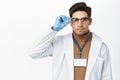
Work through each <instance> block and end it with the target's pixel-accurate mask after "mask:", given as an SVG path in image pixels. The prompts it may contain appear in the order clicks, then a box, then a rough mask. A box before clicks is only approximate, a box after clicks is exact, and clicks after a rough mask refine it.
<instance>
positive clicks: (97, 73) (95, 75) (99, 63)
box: [90, 57, 104, 80]
mask: <svg viewBox="0 0 120 80" xmlns="http://www.w3.org/2000/svg"><path fill="white" fill-rule="evenodd" d="M103 62H104V60H103V59H102V58H100V57H98V58H97V60H96V63H95V65H94V68H93V70H92V73H91V79H90V80H100V78H101V74H102V67H103Z"/></svg>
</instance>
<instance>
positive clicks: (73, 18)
mask: <svg viewBox="0 0 120 80" xmlns="http://www.w3.org/2000/svg"><path fill="white" fill-rule="evenodd" d="M83 18H89V17H83ZM83 18H71V19H83Z"/></svg>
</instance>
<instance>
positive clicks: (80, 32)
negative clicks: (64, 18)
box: [76, 31, 86, 35]
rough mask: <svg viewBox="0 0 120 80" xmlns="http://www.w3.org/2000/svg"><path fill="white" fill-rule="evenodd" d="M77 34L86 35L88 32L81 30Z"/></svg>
mask: <svg viewBox="0 0 120 80" xmlns="http://www.w3.org/2000/svg"><path fill="white" fill-rule="evenodd" d="M76 34H77V35H84V34H86V32H82V31H79V32H76Z"/></svg>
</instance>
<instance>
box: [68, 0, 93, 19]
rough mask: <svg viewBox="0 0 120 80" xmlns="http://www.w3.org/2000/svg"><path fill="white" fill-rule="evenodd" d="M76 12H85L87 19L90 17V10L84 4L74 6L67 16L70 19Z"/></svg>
mask: <svg viewBox="0 0 120 80" xmlns="http://www.w3.org/2000/svg"><path fill="white" fill-rule="evenodd" d="M76 11H85V12H86V13H87V14H88V16H89V17H91V8H90V7H89V6H87V5H86V3H85V2H79V3H76V4H74V5H73V6H72V7H71V8H70V9H69V14H70V17H72V14H73V13H74V12H76Z"/></svg>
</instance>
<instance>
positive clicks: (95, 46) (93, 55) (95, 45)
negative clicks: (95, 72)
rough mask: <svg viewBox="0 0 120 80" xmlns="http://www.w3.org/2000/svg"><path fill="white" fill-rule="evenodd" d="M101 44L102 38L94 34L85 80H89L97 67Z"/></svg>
mask: <svg viewBox="0 0 120 80" xmlns="http://www.w3.org/2000/svg"><path fill="white" fill-rule="evenodd" d="M101 43H102V42H101V38H99V37H97V36H96V35H95V34H94V33H92V42H91V47H90V53H89V58H88V65H87V71H86V77H85V80H89V78H90V75H91V71H92V69H93V67H94V65H95V62H96V59H97V57H98V54H99V50H100V47H101Z"/></svg>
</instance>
